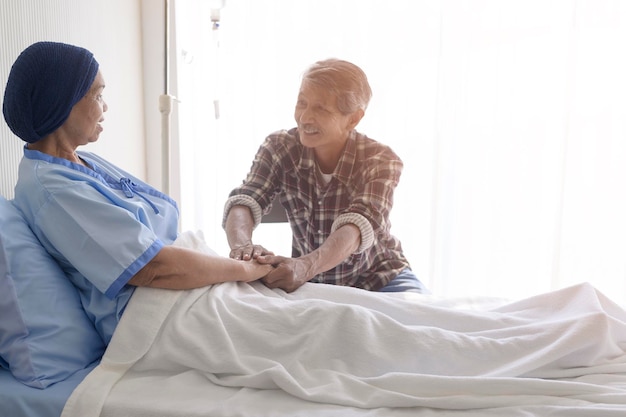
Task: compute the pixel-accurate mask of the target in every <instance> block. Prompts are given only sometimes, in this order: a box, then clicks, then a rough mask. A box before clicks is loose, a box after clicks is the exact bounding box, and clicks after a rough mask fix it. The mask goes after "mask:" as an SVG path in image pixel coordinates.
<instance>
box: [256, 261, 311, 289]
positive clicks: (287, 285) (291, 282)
mask: <svg viewBox="0 0 626 417" xmlns="http://www.w3.org/2000/svg"><path fill="white" fill-rule="evenodd" d="M257 262H258V263H260V264H269V265H273V266H274V269H273V270H272V271H270V272H269V274H267V275H266V276H265V277H263V278H261V281H262V282H263V283H264V284H265V285H266V286H267V287H268V288H280V289H282V290H284V291H287V292H293V291H295V290H297V289H298V288H300V287H301V286H302V284H304V283H305V282H307V281H308V280H309V279H310V278H311V277H309V276H308V271H309V265H308V264H307V262H306V261H304V260H301V259H294V258H287V257H284V256H271V255H268V256H261V257H258V258H257Z"/></svg>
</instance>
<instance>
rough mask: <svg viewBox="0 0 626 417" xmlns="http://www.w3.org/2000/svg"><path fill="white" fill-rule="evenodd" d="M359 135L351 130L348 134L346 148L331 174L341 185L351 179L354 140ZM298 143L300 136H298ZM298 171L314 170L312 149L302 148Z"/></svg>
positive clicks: (354, 160) (354, 159) (354, 153)
mask: <svg viewBox="0 0 626 417" xmlns="http://www.w3.org/2000/svg"><path fill="white" fill-rule="evenodd" d="M358 135H359V134H358V133H357V131H356V130H352V131H351V132H350V133H349V136H348V140H347V141H346V147H345V148H344V151H343V154H342V155H341V158H339V162H338V163H337V167H336V168H335V171H334V172H333V177H335V178H337V179H338V180H339V181H341V182H342V183H343V184H347V183H348V182H349V181H350V178H351V177H352V171H353V170H354V164H355V162H356V139H357V136H358ZM298 141H300V136H299V135H298ZM299 168H300V169H311V170H315V169H316V167H315V154H314V153H313V149H311V148H307V147H303V150H302V156H301V157H300V167H299Z"/></svg>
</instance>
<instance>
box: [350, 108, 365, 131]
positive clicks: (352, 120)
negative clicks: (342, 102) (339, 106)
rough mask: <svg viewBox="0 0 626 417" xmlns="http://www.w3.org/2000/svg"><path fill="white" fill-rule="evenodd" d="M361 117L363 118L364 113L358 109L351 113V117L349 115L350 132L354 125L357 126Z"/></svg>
mask: <svg viewBox="0 0 626 417" xmlns="http://www.w3.org/2000/svg"><path fill="white" fill-rule="evenodd" d="M363 116H365V111H363V109H358V110H357V111H355V112H354V113H352V115H350V119H349V125H348V126H349V128H350V130H352V129H354V128H355V127H356V125H358V124H359V122H360V121H361V119H362V118H363Z"/></svg>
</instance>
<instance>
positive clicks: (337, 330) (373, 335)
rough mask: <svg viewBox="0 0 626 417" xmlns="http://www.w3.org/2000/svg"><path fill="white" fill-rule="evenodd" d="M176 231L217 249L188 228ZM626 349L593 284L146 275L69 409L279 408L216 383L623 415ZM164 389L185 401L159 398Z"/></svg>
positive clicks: (338, 401)
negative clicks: (491, 290)
mask: <svg viewBox="0 0 626 417" xmlns="http://www.w3.org/2000/svg"><path fill="white" fill-rule="evenodd" d="M178 244H180V245H184V246H187V247H192V248H195V249H197V250H203V251H210V249H208V248H207V247H206V246H205V245H204V244H203V242H202V241H201V240H199V239H198V238H197V236H196V235H194V234H191V233H186V234H184V235H183V237H182V239H180V240H179V242H178ZM625 349H626V312H625V311H624V310H623V309H621V308H620V307H619V306H617V305H615V304H614V303H612V302H611V301H610V300H608V299H607V298H606V297H604V296H603V295H602V294H600V293H598V292H597V291H596V290H595V289H594V288H592V287H591V286H589V285H579V286H575V287H571V288H567V289H564V290H560V291H556V292H553V293H548V294H545V295H541V296H537V297H533V298H529V299H526V300H523V301H519V302H514V303H509V304H505V305H501V306H499V307H497V308H494V309H488V310H468V309H459V308H451V307H448V306H446V305H445V302H437V301H436V300H434V301H433V300H431V299H429V298H427V297H417V299H414V300H411V299H405V298H403V297H402V296H401V295H387V294H380V293H371V292H367V291H363V290H358V289H353V288H345V287H335V286H327V285H320V284H306V285H305V286H303V287H302V288H300V289H299V290H297V291H296V292H294V293H291V294H287V293H284V292H282V291H276V290H270V289H267V288H266V287H264V286H263V285H262V284H260V283H253V284H244V283H225V284H219V285H213V286H211V287H207V288H201V289H196V290H190V291H169V290H157V289H147V288H139V289H137V290H136V291H135V294H134V296H133V297H132V299H131V302H130V303H129V305H128V307H127V308H126V311H125V313H124V316H123V318H122V320H121V322H120V324H119V327H118V329H117V330H116V332H115V335H114V337H113V340H112V342H111V344H110V346H109V348H108V350H107V352H106V354H105V356H104V358H103V359H102V362H101V364H100V366H98V367H97V368H96V369H95V370H94V371H92V372H91V374H90V375H89V376H88V377H87V378H86V379H85V380H84V381H83V383H82V384H81V385H80V386H79V387H78V388H77V389H76V390H75V392H74V393H73V395H72V397H71V398H70V400H68V402H67V404H66V407H65V410H64V413H63V417H90V416H100V415H101V412H102V413H103V415H105V414H107V412H105V411H106V410H109V411H108V413H110V415H125V416H144V415H150V416H153V417H158V416H161V415H162V416H170V417H171V416H172V415H180V416H190V415H198V416H200V415H203V416H208V415H216V416H218V415H219V416H223V415H251V416H252V415H254V416H257V417H258V416H261V415H283V414H277V413H276V412H272V413H269V412H268V413H267V414H264V412H262V411H261V409H262V408H261V409H259V403H258V402H251V403H250V406H249V407H250V409H249V414H245V413H243V412H242V413H240V414H235V413H226V412H225V411H224V407H221V406H219V405H216V400H217V398H219V397H220V396H219V395H216V394H215V393H217V392H220V393H223V394H224V395H223V398H224V399H225V401H226V400H227V399H228V398H230V400H229V401H231V403H232V404H235V403H237V404H239V406H240V403H241V399H245V398H246V397H245V395H248V396H249V398H250V399H252V398H256V399H258V398H261V397H263V396H262V395H260V393H261V394H262V393H264V392H265V393H267V396H266V397H267V398H273V399H274V400H276V399H277V398H278V400H279V401H280V399H281V398H282V400H284V404H285V407H287V408H288V409H293V408H294V405H293V404H298V403H301V404H302V407H303V408H302V409H303V410H304V409H308V410H315V409H316V407H317V408H318V409H319V408H320V407H322V406H323V405H324V407H325V406H326V405H327V406H328V407H330V408H324V410H326V411H328V410H329V409H330V410H331V412H330V413H329V414H328V415H334V416H339V415H344V414H342V413H341V412H340V411H341V410H349V411H347V412H346V413H345V415H361V414H357V413H356V410H359V411H358V412H363V413H366V411H367V410H369V412H371V413H373V414H371V413H369V412H368V413H367V415H368V416H370V415H381V416H391V415H396V414H394V410H396V411H398V414H397V415H400V414H401V413H404V412H407V411H408V412H409V414H407V415H415V413H416V412H417V410H420V413H425V412H426V411H425V410H431V411H432V412H433V413H435V414H436V415H439V414H437V413H438V410H439V411H442V410H449V411H450V412H452V411H454V410H477V411H478V410H480V413H482V415H497V414H491V413H489V412H487V411H486V410H485V409H491V410H492V411H493V410H509V411H507V412H505V413H504V414H502V415H512V414H511V413H510V410H512V409H525V410H527V411H528V410H535V411H530V412H531V413H532V414H536V412H537V410H543V411H547V410H548V409H549V410H551V413H552V414H554V415H556V411H555V410H561V411H563V410H565V414H563V415H568V416H571V415H575V414H573V410H585V412H584V413H583V415H585V416H592V415H598V416H609V415H612V413H615V415H626V354H625ZM142 381H143V385H142ZM173 381H188V382H186V383H182V384H181V383H173ZM191 384H193V385H191ZM164 386H166V387H167V390H164V389H162V388H163V387H164ZM121 387H132V389H133V392H132V393H129V392H128V391H126V390H121ZM190 392H193V393H196V394H195V395H190V394H189V393H190ZM200 393H205V394H200ZM234 393H238V395H240V396H239V397H237V398H238V399H239V401H234V402H233V401H232V398H231V397H232V395H234ZM246 393H247V394H246ZM164 396H170V398H165V399H164ZM183 398H184V399H185V400H184V401H181V399H183ZM209 398H210V399H211V400H210V401H209V400H208V399H209ZM164 401H165V402H167V401H169V402H171V403H172V404H177V405H176V407H173V408H175V409H180V414H172V410H171V409H167V410H163V411H162V414H160V412H159V410H160V409H162V407H161V406H159V407H156V406H155V407H151V406H150V404H162V403H163V402H164ZM244 401H245V400H244ZM140 404H143V405H140ZM288 404H291V405H288ZM268 406H269V405H268ZM107 407H108V408H107ZM274 407H275V404H274ZM289 407H291V408H289ZM418 407H419V408H418ZM422 407H427V408H426V409H424V408H422ZM103 410H105V411H103ZM146 410H149V411H146ZM216 410H217V411H216ZM320 410H321V409H320ZM376 410H379V411H380V414H377V411H376ZM381 410H382V411H381ZM411 410H412V413H411ZM595 411H597V414H593V412H595ZM212 413H215V414H212ZM540 414H541V413H540ZM552 414H551V415H552ZM107 415H108V414H107ZM284 415H285V416H286V415H291V416H293V415H295V414H294V413H293V411H292V412H291V414H289V413H286V414H284ZM304 415H307V414H304ZM308 415H325V414H323V413H322V412H321V411H320V412H319V413H317V414H315V412H314V411H311V412H310V413H309V414H308ZM363 415H366V414H363ZM403 415H404V414H403ZM429 415H430V414H429ZM450 415H452V414H450ZM478 415H481V414H478Z"/></svg>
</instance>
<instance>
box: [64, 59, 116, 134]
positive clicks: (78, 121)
mask: <svg viewBox="0 0 626 417" xmlns="http://www.w3.org/2000/svg"><path fill="white" fill-rule="evenodd" d="M103 89H104V78H103V77H102V74H101V73H100V71H98V74H97V75H96V78H95V79H94V81H93V83H92V84H91V88H89V91H88V92H87V94H85V97H83V98H82V99H81V100H80V101H79V102H78V103H76V104H75V105H74V107H73V108H72V111H71V112H70V115H69V117H68V118H67V120H66V121H65V123H64V124H63V126H61V129H63V130H64V131H65V134H66V135H67V137H68V138H69V140H71V141H72V142H74V144H75V145H76V146H80V145H86V144H88V143H90V142H95V141H97V140H98V137H99V136H100V133H101V132H102V130H103V128H102V124H101V123H102V122H103V121H104V112H105V111H107V109H108V106H107V104H106V103H105V102H104V99H103V98H102V90H103Z"/></svg>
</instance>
